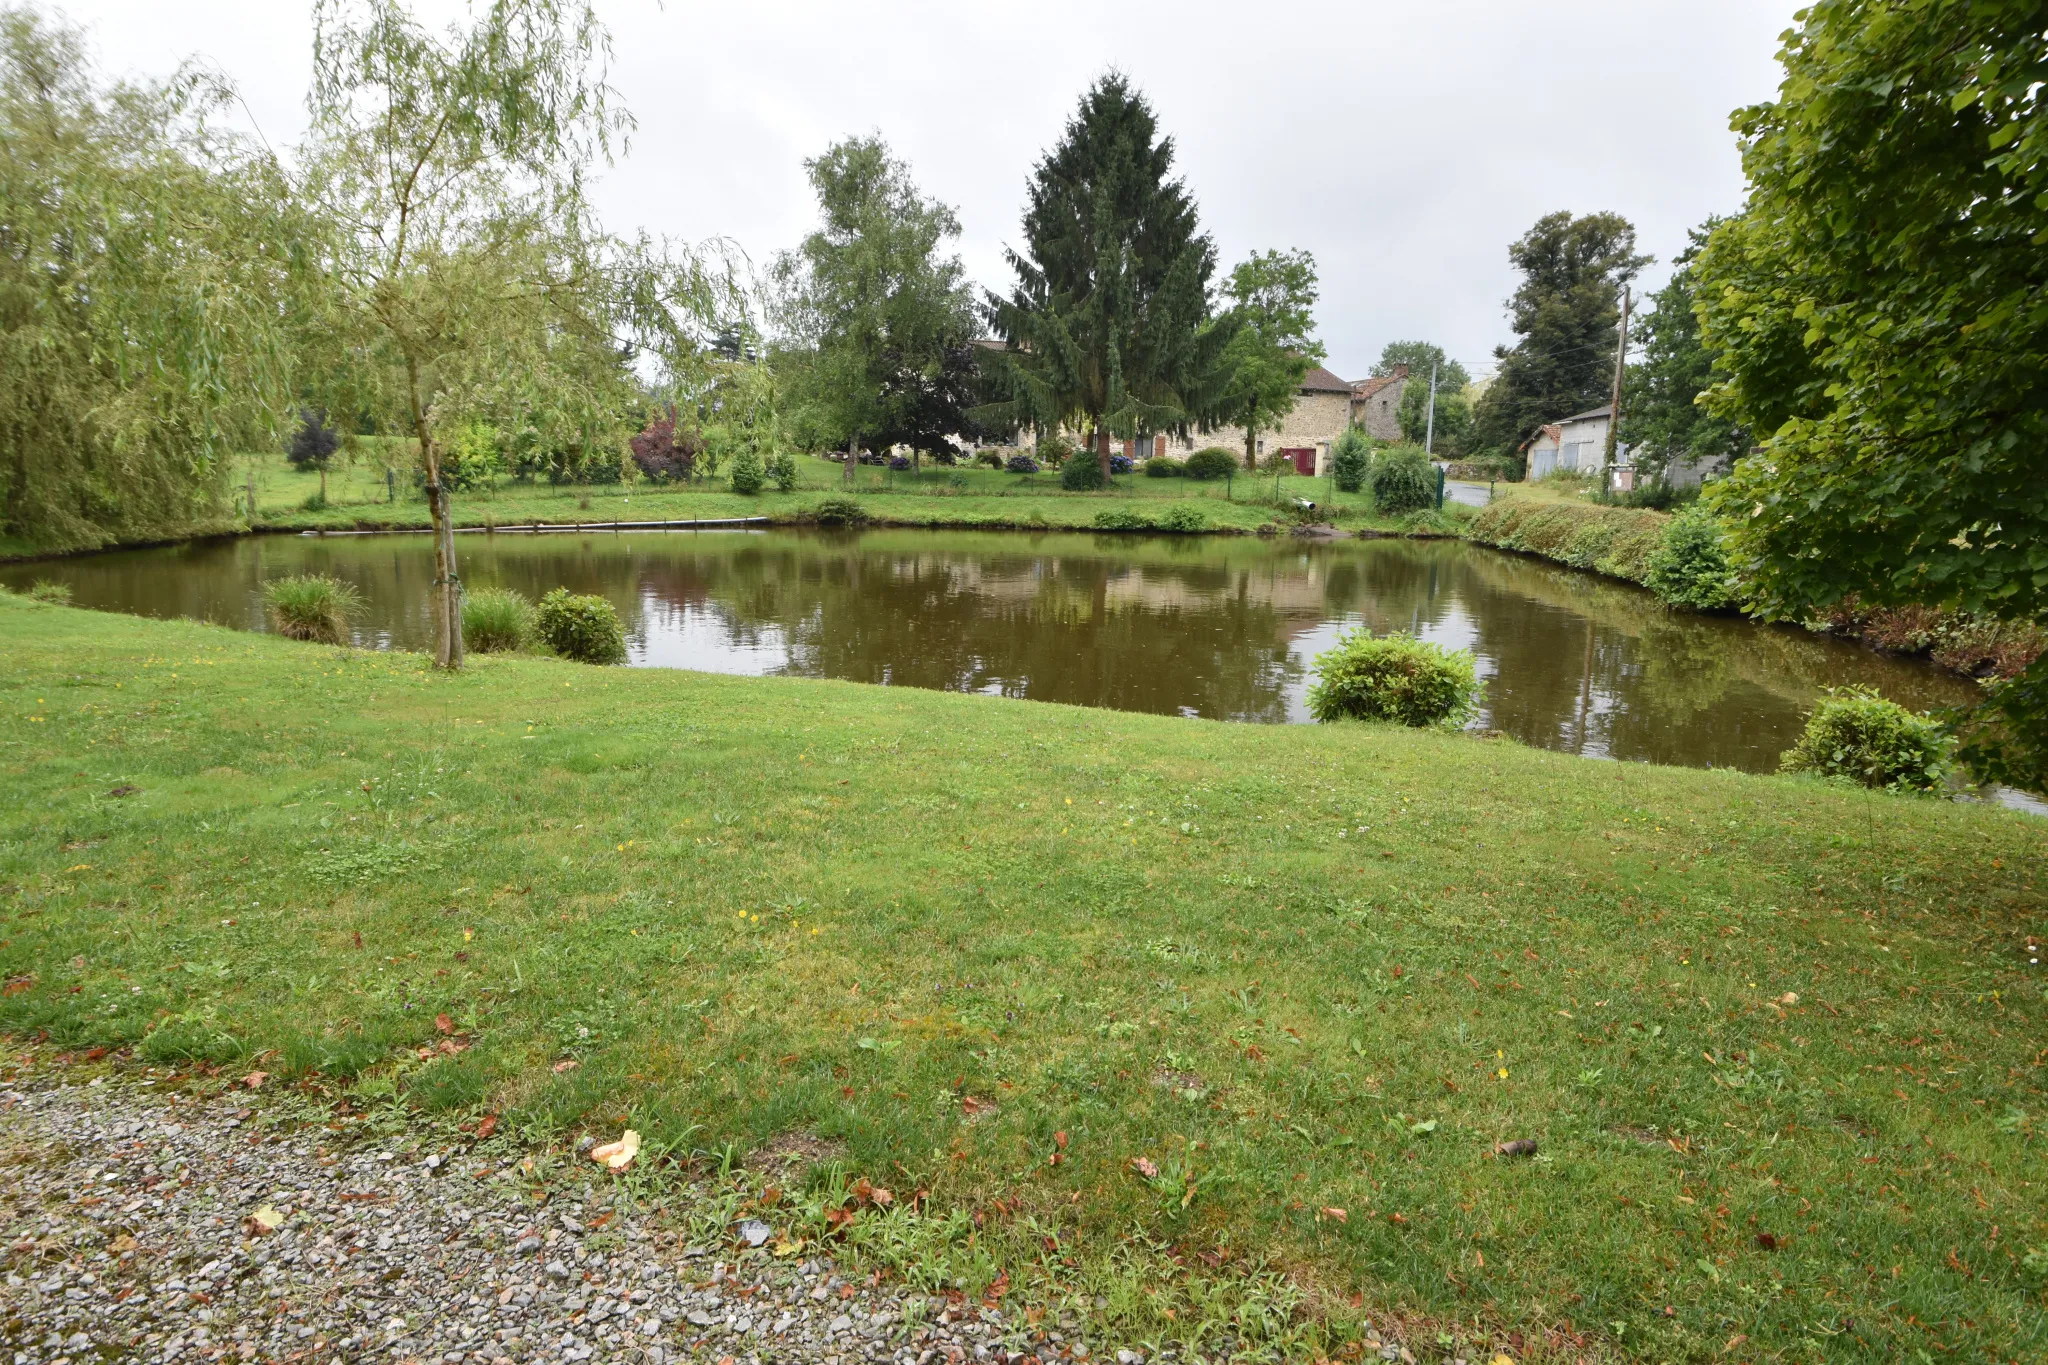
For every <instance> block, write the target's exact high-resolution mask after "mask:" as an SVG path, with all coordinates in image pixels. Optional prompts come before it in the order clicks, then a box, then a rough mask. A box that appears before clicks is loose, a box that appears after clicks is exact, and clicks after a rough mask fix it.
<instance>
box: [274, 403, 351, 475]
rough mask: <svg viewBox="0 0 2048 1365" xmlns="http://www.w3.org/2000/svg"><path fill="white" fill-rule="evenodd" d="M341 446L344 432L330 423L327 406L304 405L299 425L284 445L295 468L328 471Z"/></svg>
mask: <svg viewBox="0 0 2048 1365" xmlns="http://www.w3.org/2000/svg"><path fill="white" fill-rule="evenodd" d="M339 449H341V433H340V432H338V431H336V430H335V429H334V428H333V427H330V426H328V425H327V409H325V408H300V409H299V425H298V428H297V430H295V431H293V432H292V439H291V441H290V442H289V443H287V444H286V446H285V448H284V457H285V459H286V461H287V462H289V463H290V465H291V466H292V468H294V469H314V470H325V469H326V468H327V467H328V463H329V462H330V461H331V460H333V458H334V452H335V451H337V450H339Z"/></svg>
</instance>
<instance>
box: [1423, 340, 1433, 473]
mask: <svg viewBox="0 0 2048 1365" xmlns="http://www.w3.org/2000/svg"><path fill="white" fill-rule="evenodd" d="M1422 453H1423V454H1424V455H1434V454H1436V362H1435V361H1434V360H1432V361H1430V362H1429V421H1428V422H1427V424H1425V425H1424V427H1423V429H1422Z"/></svg>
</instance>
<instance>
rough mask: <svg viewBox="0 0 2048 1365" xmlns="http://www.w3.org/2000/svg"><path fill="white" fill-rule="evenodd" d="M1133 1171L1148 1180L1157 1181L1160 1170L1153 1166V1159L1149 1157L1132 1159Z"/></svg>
mask: <svg viewBox="0 0 2048 1365" xmlns="http://www.w3.org/2000/svg"><path fill="white" fill-rule="evenodd" d="M1131 1169H1132V1170H1134V1171H1136V1172H1137V1173H1138V1174H1139V1175H1142V1176H1144V1177H1145V1178H1146V1179H1147V1180H1153V1179H1156V1178H1157V1177H1158V1175H1159V1168H1158V1167H1157V1166H1155V1165H1153V1164H1152V1161H1151V1159H1150V1158H1148V1157H1142V1156H1134V1157H1132V1158H1131Z"/></svg>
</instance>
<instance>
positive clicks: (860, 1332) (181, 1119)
mask: <svg viewBox="0 0 2048 1365" xmlns="http://www.w3.org/2000/svg"><path fill="white" fill-rule="evenodd" d="M33 1070H34V1068H29V1069H28V1071H27V1072H24V1074H23V1075H22V1076H21V1077H18V1078H17V1079H16V1080H15V1081H14V1082H13V1083H12V1084H13V1085H14V1086H15V1087H17V1088H12V1089H4V1090H0V1267H4V1274H5V1286H4V1288H0V1308H4V1314H5V1321H4V1324H0V1360H5V1359H8V1358H11V1359H12V1360H13V1361H15V1362H16V1365H29V1363H30V1362H35V1363H36V1365H46V1363H47V1365H64V1362H70V1363H71V1365H85V1363H86V1362H88V1361H91V1362H98V1361H102V1360H133V1361H171V1360H180V1361H200V1360H208V1361H234V1360H266V1361H273V1360H274V1361H313V1362H317V1361H324V1360H350V1361H358V1360H360V1361H370V1360H376V1361H390V1362H394V1363H395V1365H404V1363H405V1362H419V1363H420V1365H426V1363H427V1362H435V1361H446V1362H449V1365H454V1363H455V1362H471V1361H473V1362H492V1361H520V1362H524V1361H538V1360H563V1361H588V1360H596V1361H632V1362H645V1365H663V1362H668V1361H675V1360H682V1359H688V1360H703V1361H706V1362H717V1361H721V1360H724V1359H726V1358H731V1359H732V1360H734V1361H736V1362H757V1363H758V1362H781V1361H821V1362H841V1363H844V1365H851V1363H852V1362H856V1361H877V1362H880V1361H889V1362H903V1363H904V1365H913V1363H917V1362H921V1363H922V1365H937V1362H944V1361H959V1360H965V1359H975V1360H1018V1361H1022V1360H1024V1359H1026V1358H1027V1357H1026V1355H1025V1353H1026V1352H1027V1351H1028V1352H1029V1353H1031V1355H1033V1356H1036V1357H1037V1358H1038V1359H1039V1360H1041V1361H1044V1362H1051V1361H1055V1360H1088V1359H1091V1358H1092V1357H1091V1356H1090V1353H1089V1349H1088V1347H1087V1346H1086V1345H1085V1344H1084V1343H1083V1342H1081V1341H1080V1340H1079V1339H1078V1337H1077V1336H1076V1335H1075V1334H1074V1333H1073V1332H1072V1331H1071V1330H1069V1331H1059V1330H1047V1329H1049V1328H1053V1327H1054V1324H1053V1323H1052V1322H1051V1320H1050V1319H1048V1320H1047V1321H1046V1322H1045V1323H1042V1324H1040V1325H1039V1326H1038V1327H1036V1328H1033V1329H1030V1330H1029V1331H1028V1332H1027V1331H1025V1330H1023V1326H1022V1324H1021V1323H1015V1324H1013V1323H1011V1322H1008V1321H1005V1318H1004V1315H1003V1314H1002V1312H1001V1311H999V1310H998V1309H995V1308H991V1307H986V1306H983V1305H980V1304H977V1303H974V1302H972V1301H966V1302H960V1301H955V1302H951V1303H949V1302H948V1300H946V1299H944V1298H926V1297H925V1296H924V1295H922V1294H916V1293H909V1292H906V1291H904V1290H902V1289H900V1288H896V1287H892V1286H889V1285H886V1284H880V1285H878V1284H874V1283H871V1282H870V1281H868V1280H864V1279H862V1280H855V1281H853V1282H846V1281H842V1279H841V1278H840V1276H839V1275H837V1274H836V1273H835V1272H834V1270H833V1267H832V1265H831V1264H830V1263H829V1262H827V1261H823V1260H807V1261H802V1262H792V1261H791V1260H787V1259H783V1260H778V1259H776V1258H775V1257H773V1256H771V1255H770V1254H769V1253H768V1251H767V1249H765V1248H763V1249H760V1250H739V1251H735V1250H734V1249H733V1246H732V1245H730V1244H727V1245H723V1246H720V1247H715V1248H706V1247H693V1246H687V1245H684V1244H682V1243H681V1241H680V1239H679V1238H678V1237H677V1235H676V1234H675V1233H674V1232H672V1231H669V1230H667V1229H666V1228H664V1227H663V1226H662V1225H660V1224H659V1223H657V1221H656V1220H655V1219H654V1218H653V1216H652V1215H643V1214H637V1213H634V1212H631V1211H626V1210H622V1209H621V1208H619V1207H618V1206H617V1203H616V1202H615V1201H616V1199H617V1196H616V1193H615V1191H614V1190H613V1189H609V1188H607V1187H606V1185H605V1184H604V1182H603V1181H602V1180H601V1179H596V1178H583V1177H580V1176H578V1177H575V1178H572V1179H570V1180H567V1181H565V1182H563V1184H564V1185H565V1186H566V1188H561V1189H556V1188H554V1186H553V1185H551V1186H550V1197H549V1198H548V1200H547V1202H546V1203H545V1204H536V1203H534V1202H533V1200H532V1199H531V1198H530V1196H528V1195H527V1194H526V1193H525V1192H524V1191H523V1190H522V1189H521V1188H520V1184H519V1182H517V1181H515V1180H512V1179H508V1178H505V1173H504V1172H502V1171H500V1172H495V1173H486V1172H485V1171H484V1170H483V1169H482V1168H481V1167H480V1166H479V1164H478V1162H479V1159H478V1158H477V1157H475V1156H468V1157H462V1156H460V1155H458V1154H457V1151H456V1150H447V1149H444V1150H443V1151H441V1152H436V1151H435V1150H433V1148H432V1146H431V1145H430V1144H431V1142H432V1139H431V1138H430V1137H429V1136H428V1135H425V1134H422V1135H420V1136H418V1137H416V1138H413V1139H395V1140H390V1141H387V1142H384V1143H382V1144H380V1143H377V1142H374V1141H363V1140H361V1139H352V1140H349V1141H345V1142H344V1141H336V1139H335V1137H334V1135H333V1134H331V1133H330V1132H329V1131H328V1130H326V1129H325V1128H323V1127H321V1126H319V1125H306V1126H302V1127H299V1128H298V1129H297V1130H296V1131H295V1132H290V1133H285V1134H282V1135H279V1134H278V1133H276V1132H275V1131H266V1130H265V1129H264V1128H261V1127H259V1126H258V1125H257V1124H256V1123H255V1122H253V1121H252V1111H251V1110H249V1109H246V1108H238V1107H237V1106H238V1104H239V1101H238V1100H237V1099H236V1098H234V1097H233V1096H232V1095H230V1096H228V1097H225V1098H222V1097H214V1098H195V1097H192V1096H179V1095H174V1094H171V1093H168V1092H166V1091H165V1090H164V1089H162V1088H152V1083H150V1082H146V1081H139V1080H131V1079H125V1078H115V1079H105V1078H102V1079H99V1080H94V1081H92V1082H90V1083H79V1082H78V1080H77V1078H72V1080H71V1082H70V1083H61V1082H63V1080H64V1078H63V1077H61V1076H52V1077H50V1078H49V1082H47V1083H46V1082H35V1081H33V1078H32V1077H31V1075H30V1074H29V1072H33ZM458 1150H459V1149H458ZM272 1222H274V1223H275V1225H276V1226H275V1228H274V1229H272V1228H269V1227H267V1226H266V1224H268V1223H272ZM1065 1326H1066V1327H1068V1328H1069V1329H1071V1328H1073V1327H1074V1326H1075V1324H1074V1323H1073V1321H1072V1320H1071V1319H1069V1320H1068V1321H1067V1322H1066V1324H1065ZM1163 1358H1164V1357H1162V1359H1163ZM1115 1359H1116V1360H1118V1361H1119V1362H1121V1365H1138V1362H1140V1361H1142V1360H1143V1357H1142V1356H1140V1355H1139V1354H1138V1353H1136V1352H1133V1351H1118V1352H1116V1353H1115Z"/></svg>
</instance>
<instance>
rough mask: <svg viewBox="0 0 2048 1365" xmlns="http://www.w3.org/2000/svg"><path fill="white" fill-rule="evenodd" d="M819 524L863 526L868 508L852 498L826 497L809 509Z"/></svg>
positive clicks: (865, 522) (866, 518) (865, 523)
mask: <svg viewBox="0 0 2048 1365" xmlns="http://www.w3.org/2000/svg"><path fill="white" fill-rule="evenodd" d="M811 517H812V519H813V520H815V521H816V522H817V523H818V525H820V526H865V525H867V520H868V509H867V508H865V507H863V506H861V505H860V503H859V502H857V501H855V500H854V499H852V498H827V499H825V500H824V501H823V502H821V503H819V504H818V505H817V506H816V507H814V508H812V509H811Z"/></svg>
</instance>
